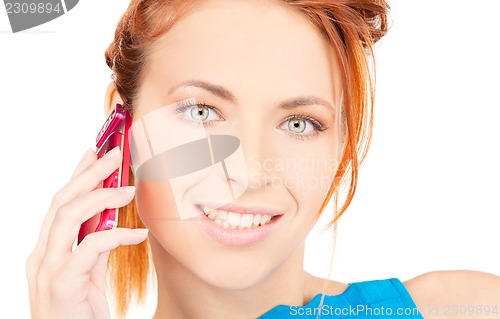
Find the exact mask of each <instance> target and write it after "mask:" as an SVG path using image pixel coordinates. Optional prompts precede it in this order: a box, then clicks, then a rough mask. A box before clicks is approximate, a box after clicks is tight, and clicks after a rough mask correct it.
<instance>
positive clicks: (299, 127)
mask: <svg viewBox="0 0 500 319" xmlns="http://www.w3.org/2000/svg"><path fill="white" fill-rule="evenodd" d="M287 123H288V125H286V124H287ZM284 126H286V127H284ZM281 127H282V128H283V129H288V130H289V131H290V132H292V133H296V134H302V133H309V132H311V131H313V130H314V125H312V124H311V122H309V121H306V120H304V119H303V118H300V117H294V118H291V119H288V120H286V121H285V122H283V124H282V126H281Z"/></svg>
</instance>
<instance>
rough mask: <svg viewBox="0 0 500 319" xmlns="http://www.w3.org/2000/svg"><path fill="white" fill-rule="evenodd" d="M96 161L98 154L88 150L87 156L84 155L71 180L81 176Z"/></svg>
mask: <svg viewBox="0 0 500 319" xmlns="http://www.w3.org/2000/svg"><path fill="white" fill-rule="evenodd" d="M96 160H97V154H96V153H95V152H94V151H93V150H92V149H88V150H87V152H86V153H85V155H83V158H82V159H81V161H80V163H78V165H77V166H76V168H75V170H74V171H73V174H72V175H71V179H73V178H74V177H75V176H77V175H79V174H80V173H81V172H82V171H83V170H84V169H86V168H87V167H89V165H90V164H92V163H94V162H95V161H96Z"/></svg>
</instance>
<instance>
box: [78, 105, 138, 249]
mask: <svg viewBox="0 0 500 319" xmlns="http://www.w3.org/2000/svg"><path fill="white" fill-rule="evenodd" d="M131 124H132V118H131V117H130V114H129V112H128V111H127V110H126V108H125V107H124V106H123V105H121V104H116V106H115V108H114V110H113V112H111V114H110V115H109V117H108V118H107V120H106V122H105V123H104V125H103V126H102V128H101V130H100V131H99V134H97V139H96V148H97V156H98V158H101V157H103V156H104V154H106V153H107V152H109V151H111V150H112V149H113V148H115V147H116V146H119V147H120V150H121V152H122V155H123V156H122V158H123V160H122V164H121V165H120V167H119V168H118V169H117V170H116V171H114V172H113V173H112V174H111V175H110V176H109V177H108V178H106V179H105V180H104V181H103V184H102V187H103V188H111V187H121V186H127V185H128V172H129V165H130V148H129V141H128V135H129V129H130V125H131ZM117 223H118V209H117V208H111V209H106V210H104V211H102V212H101V213H99V214H97V215H95V216H93V217H91V218H90V219H88V220H87V221H85V222H84V223H83V224H82V225H81V227H80V232H79V233H78V244H80V242H81V241H82V240H83V238H85V236H87V235H88V234H90V233H93V232H97V231H102V230H108V229H112V228H115V227H116V225H117Z"/></svg>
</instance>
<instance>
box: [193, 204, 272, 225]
mask: <svg viewBox="0 0 500 319" xmlns="http://www.w3.org/2000/svg"><path fill="white" fill-rule="evenodd" d="M200 207H201V209H202V210H203V212H204V213H205V215H207V216H208V218H210V219H212V220H213V221H215V222H216V223H217V224H219V225H222V227H224V228H231V229H236V228H238V229H245V228H255V227H258V226H259V225H261V226H262V225H265V224H267V223H269V221H270V220H271V218H272V216H271V215H264V214H239V213H235V212H228V211H224V210H217V209H211V208H208V207H205V206H200Z"/></svg>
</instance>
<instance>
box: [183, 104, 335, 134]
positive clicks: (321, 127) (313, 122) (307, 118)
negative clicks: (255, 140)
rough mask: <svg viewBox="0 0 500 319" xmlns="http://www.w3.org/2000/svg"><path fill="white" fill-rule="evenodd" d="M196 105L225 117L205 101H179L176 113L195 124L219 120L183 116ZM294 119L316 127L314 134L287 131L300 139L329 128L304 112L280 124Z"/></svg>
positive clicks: (291, 116)
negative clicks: (203, 119)
mask: <svg viewBox="0 0 500 319" xmlns="http://www.w3.org/2000/svg"><path fill="white" fill-rule="evenodd" d="M194 106H197V107H199V108H207V109H210V110H212V111H214V112H216V113H217V115H218V116H219V117H221V118H223V117H222V116H221V115H220V112H218V110H217V108H216V107H214V106H212V105H208V104H205V102H201V103H190V102H189V101H182V102H179V103H177V106H176V109H175V110H176V113H178V114H179V116H180V117H181V120H182V121H185V122H187V123H190V124H194V125H206V123H211V122H217V121H214V120H212V121H191V120H187V119H185V117H183V116H181V115H182V114H183V113H184V112H185V111H186V110H187V109H189V108H192V107H194ZM293 119H301V120H304V121H308V122H309V123H311V125H312V126H313V127H314V129H315V133H314V134H299V133H292V132H289V131H287V134H290V135H292V136H293V137H294V138H297V139H299V140H307V139H310V138H312V137H316V136H317V135H319V134H320V133H321V132H322V131H324V130H326V129H327V127H325V126H324V125H323V124H322V123H321V122H320V121H318V120H317V119H315V118H313V117H311V116H309V115H306V114H303V113H300V114H293V115H289V116H287V117H286V118H285V120H284V121H283V122H281V123H280V124H279V126H281V125H282V124H283V123H286V122H287V121H290V120H293Z"/></svg>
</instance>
